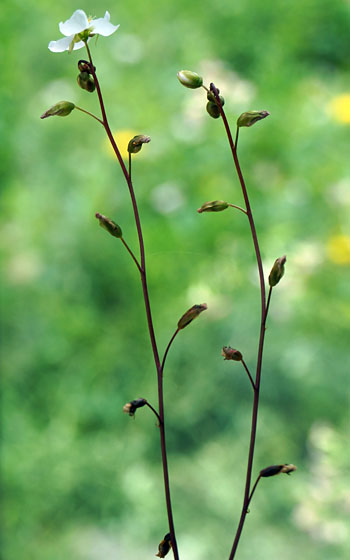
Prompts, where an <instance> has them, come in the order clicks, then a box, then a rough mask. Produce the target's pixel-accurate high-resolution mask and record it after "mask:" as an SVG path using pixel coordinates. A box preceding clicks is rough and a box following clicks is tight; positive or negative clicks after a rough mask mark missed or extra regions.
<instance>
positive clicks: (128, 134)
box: [105, 128, 147, 161]
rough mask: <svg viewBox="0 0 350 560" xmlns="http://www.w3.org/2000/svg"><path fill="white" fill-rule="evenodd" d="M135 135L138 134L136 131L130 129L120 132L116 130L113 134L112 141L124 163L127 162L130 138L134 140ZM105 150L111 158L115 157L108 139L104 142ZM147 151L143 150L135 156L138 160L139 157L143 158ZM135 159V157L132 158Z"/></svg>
mask: <svg viewBox="0 0 350 560" xmlns="http://www.w3.org/2000/svg"><path fill="white" fill-rule="evenodd" d="M137 134H140V133H139V132H138V131H137V130H131V129H127V128H125V129H122V130H116V131H115V132H113V136H114V139H115V141H116V143H117V146H118V148H119V150H120V153H121V156H122V158H123V160H124V161H128V160H129V152H128V144H129V142H130V140H131V139H132V138H134V136H136V135H137ZM105 148H106V151H107V153H108V154H109V155H111V156H112V157H114V158H115V157H116V155H115V153H114V150H113V148H112V146H111V143H110V141H109V140H108V138H107V139H106V141H105ZM146 151H147V150H145V149H143V150H141V151H140V152H139V153H138V154H137V156H136V157H137V159H139V158H140V157H143V156H144V154H145V153H146ZM134 157H135V156H134Z"/></svg>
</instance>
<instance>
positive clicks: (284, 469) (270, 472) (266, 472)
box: [260, 464, 297, 477]
mask: <svg viewBox="0 0 350 560" xmlns="http://www.w3.org/2000/svg"><path fill="white" fill-rule="evenodd" d="M296 470H297V468H296V466H295V465H292V464H284V465H271V466H270V467H266V468H265V469H262V470H261V471H260V476H261V477H268V476H276V475H277V474H281V473H285V474H290V473H291V472H293V471H296Z"/></svg>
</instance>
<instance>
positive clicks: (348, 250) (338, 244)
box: [327, 235, 350, 265]
mask: <svg viewBox="0 0 350 560" xmlns="http://www.w3.org/2000/svg"><path fill="white" fill-rule="evenodd" d="M327 254H328V258H329V260H331V261H332V262H334V263H335V264H341V265H345V264H350V236H348V235H333V236H332V237H330V239H329V240H328V243H327Z"/></svg>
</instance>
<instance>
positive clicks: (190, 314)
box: [177, 303, 208, 330]
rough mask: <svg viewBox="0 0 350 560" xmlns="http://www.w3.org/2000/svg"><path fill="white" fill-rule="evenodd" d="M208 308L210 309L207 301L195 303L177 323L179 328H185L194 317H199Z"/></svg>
mask: <svg viewBox="0 0 350 560" xmlns="http://www.w3.org/2000/svg"><path fill="white" fill-rule="evenodd" d="M206 309H208V306H207V304H206V303H202V304H200V305H193V307H191V308H190V309H189V310H188V311H186V313H184V315H182V317H181V319H180V320H179V322H178V323H177V328H178V329H179V330H181V329H184V328H185V327H187V325H189V324H190V323H191V322H192V321H193V319H195V318H196V317H198V315H200V314H201V313H202V311H205V310H206Z"/></svg>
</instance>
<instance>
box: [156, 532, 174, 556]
mask: <svg viewBox="0 0 350 560" xmlns="http://www.w3.org/2000/svg"><path fill="white" fill-rule="evenodd" d="M170 549H171V540H170V533H167V534H166V535H165V537H164V539H163V540H162V541H160V543H159V545H158V553H157V554H156V556H158V558H165V556H166V555H167V554H168V552H169V550H170Z"/></svg>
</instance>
